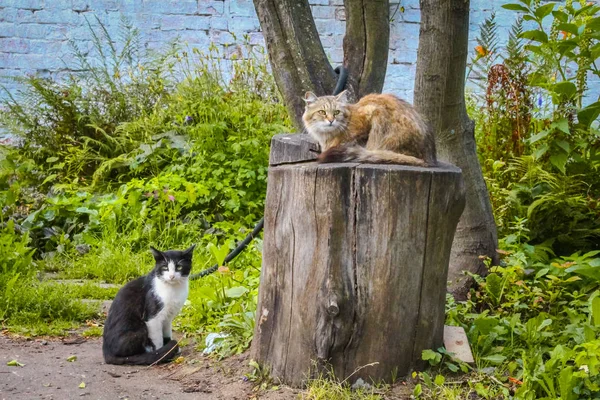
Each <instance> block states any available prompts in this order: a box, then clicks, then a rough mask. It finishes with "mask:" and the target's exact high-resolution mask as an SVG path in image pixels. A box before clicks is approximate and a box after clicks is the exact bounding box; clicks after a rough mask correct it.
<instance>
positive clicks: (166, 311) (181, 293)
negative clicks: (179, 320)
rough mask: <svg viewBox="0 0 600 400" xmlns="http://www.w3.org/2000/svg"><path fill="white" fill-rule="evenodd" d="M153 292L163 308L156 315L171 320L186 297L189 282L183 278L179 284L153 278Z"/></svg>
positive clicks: (179, 309)
mask: <svg viewBox="0 0 600 400" xmlns="http://www.w3.org/2000/svg"><path fill="white" fill-rule="evenodd" d="M153 285H154V293H155V294H156V296H157V297H158V298H159V299H160V301H161V302H162V304H163V308H162V309H161V310H160V312H159V313H158V315H157V317H159V316H161V317H163V318H165V319H169V320H172V319H173V318H174V317H175V316H176V315H177V314H178V313H179V311H181V308H182V307H183V305H184V304H185V301H186V300H187V297H188V292H189V284H188V280H187V279H185V280H183V281H182V282H181V283H179V284H175V285H172V284H168V283H165V282H163V281H162V280H160V279H158V278H155V279H154V282H153Z"/></svg>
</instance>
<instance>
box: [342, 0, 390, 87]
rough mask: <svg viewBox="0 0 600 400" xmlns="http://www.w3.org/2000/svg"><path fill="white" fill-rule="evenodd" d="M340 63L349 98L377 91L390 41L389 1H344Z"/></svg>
mask: <svg viewBox="0 0 600 400" xmlns="http://www.w3.org/2000/svg"><path fill="white" fill-rule="evenodd" d="M344 7H345V8H346V36H344V65H345V66H346V68H348V73H349V75H348V82H347V84H346V87H347V88H348V89H349V91H350V93H351V95H352V96H351V98H352V97H354V98H355V99H360V98H361V97H363V96H365V95H367V94H369V93H381V90H382V89H383V82H384V80H385V72H386V70H387V60H388V53H389V43H390V23H389V17H390V4H389V0H344Z"/></svg>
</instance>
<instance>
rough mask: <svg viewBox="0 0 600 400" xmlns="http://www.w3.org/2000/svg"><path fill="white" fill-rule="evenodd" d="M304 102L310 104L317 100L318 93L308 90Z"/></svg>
mask: <svg viewBox="0 0 600 400" xmlns="http://www.w3.org/2000/svg"><path fill="white" fill-rule="evenodd" d="M303 100H304V102H305V103H306V104H307V105H308V104H312V103H314V102H315V101H317V95H316V94H314V93H313V92H306V93H305V94H304V98H303Z"/></svg>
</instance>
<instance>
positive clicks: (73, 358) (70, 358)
mask: <svg viewBox="0 0 600 400" xmlns="http://www.w3.org/2000/svg"><path fill="white" fill-rule="evenodd" d="M75 360H77V356H69V357H67V361H68V362H73V361H75Z"/></svg>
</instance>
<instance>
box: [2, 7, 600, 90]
mask: <svg viewBox="0 0 600 400" xmlns="http://www.w3.org/2000/svg"><path fill="white" fill-rule="evenodd" d="M506 2H507V0H471V6H472V11H471V22H470V34H469V36H470V43H469V44H470V55H472V54H473V51H474V50H473V49H474V47H475V46H476V43H475V41H474V39H475V37H476V36H477V34H478V32H479V24H480V23H481V22H482V21H483V20H484V19H485V18H487V17H488V16H489V15H490V14H491V13H492V12H493V11H495V12H496V21H497V23H498V27H499V31H500V32H503V35H504V36H506V35H507V33H508V30H509V29H510V26H511V25H512V23H513V21H514V17H515V14H514V12H511V11H508V10H504V9H502V8H501V7H500V6H501V5H502V4H504V3H506ZM310 3H311V5H312V10H313V15H314V18H315V22H316V25H317V28H318V30H319V33H320V34H321V39H322V42H323V45H324V47H325V50H326V52H327V54H328V55H329V57H330V59H331V61H332V63H334V64H338V63H340V62H341V60H342V40H343V36H344V28H345V16H344V9H343V0H310ZM418 4H419V3H418V0H402V1H401V3H400V4H399V5H398V1H397V0H392V4H391V12H392V13H394V12H395V16H394V20H393V22H392V31H391V40H390V54H389V63H390V64H389V67H388V72H387V79H386V84H385V90H386V91H390V92H395V93H396V94H398V95H400V96H402V97H405V98H407V99H409V100H410V99H412V90H413V80H414V75H415V61H416V57H417V45H418V37H419V20H420V12H419V7H418ZM94 15H95V16H97V17H98V18H99V19H100V20H101V21H102V22H103V23H104V24H105V25H106V26H107V28H108V29H109V31H110V33H111V35H116V34H117V33H118V30H119V25H120V20H121V17H122V16H124V17H126V18H127V19H129V20H130V21H131V22H132V23H133V25H134V26H136V27H138V28H139V29H140V31H141V33H142V39H143V42H144V45H146V46H147V47H149V48H161V47H162V46H165V45H166V44H167V43H168V42H169V41H171V40H173V39H175V38H180V40H181V41H182V42H187V43H188V44H189V45H190V46H194V47H198V48H201V49H206V48H207V47H208V46H209V44H210V43H211V42H212V43H215V44H216V45H218V46H221V47H223V48H225V47H226V46H227V45H231V44H233V43H235V39H234V37H233V35H232V34H231V33H233V34H235V35H237V36H238V37H241V36H242V35H243V34H248V35H249V38H250V42H251V43H253V44H263V39H262V35H261V33H260V25H259V23H258V19H257V17H256V13H255V11H254V6H253V3H252V0H0V83H2V84H4V85H6V86H7V87H8V88H9V90H10V91H15V90H16V85H15V84H14V83H13V82H11V81H10V80H9V79H7V78H6V77H10V76H19V75H23V74H27V73H39V74H43V75H52V74H57V73H60V71H64V69H65V62H66V63H67V65H68V64H69V60H68V56H69V54H70V53H69V51H70V48H69V44H68V40H69V39H72V40H74V41H75V42H76V43H77V44H78V45H79V46H81V47H82V48H84V49H85V48H88V47H91V42H90V37H89V30H88V28H87V25H86V17H87V19H88V20H90V21H94ZM225 53H227V51H225ZM64 57H66V59H64V60H63V58H64ZM594 87H596V88H599V87H600V86H599V85H598V82H595V83H593V84H592V88H594Z"/></svg>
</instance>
